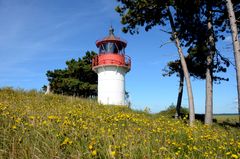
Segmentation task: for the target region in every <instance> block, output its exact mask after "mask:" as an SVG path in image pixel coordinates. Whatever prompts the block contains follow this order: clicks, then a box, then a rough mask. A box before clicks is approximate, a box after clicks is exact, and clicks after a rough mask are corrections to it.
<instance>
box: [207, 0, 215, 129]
mask: <svg viewBox="0 0 240 159" xmlns="http://www.w3.org/2000/svg"><path fill="white" fill-rule="evenodd" d="M211 10H212V7H211V3H208V9H207V12H208V14H207V18H208V22H207V27H208V34H209V35H208V36H209V37H208V46H209V51H208V55H207V70H206V101H205V102H206V103H205V124H207V125H212V122H213V57H214V54H215V50H216V49H215V42H214V34H213V27H212V11H211Z"/></svg>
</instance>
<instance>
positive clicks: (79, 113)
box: [0, 89, 240, 159]
mask: <svg viewBox="0 0 240 159" xmlns="http://www.w3.org/2000/svg"><path fill="white" fill-rule="evenodd" d="M213 134H214V135H213ZM239 137H240V133H239V129H234V128H228V129H227V130H226V129H224V128H222V127H219V126H217V125H215V126H213V127H207V126H204V125H202V124H201V123H196V124H195V126H194V127H189V126H188V125H187V124H186V123H185V122H184V119H183V120H175V119H170V118H166V117H163V116H162V115H158V116H156V115H151V114H147V113H143V112H142V113H138V112H135V111H131V110H130V109H128V108H127V107H118V106H103V105H99V104H98V103H96V102H95V101H92V100H87V99H81V98H74V97H66V96H62V95H54V94H52V95H47V96H46V95H44V94H43V93H37V92H36V91H31V92H25V91H23V90H21V91H14V90H11V89H1V90H0V158H63V159H64V158H72V159H74V158H84V159H88V158H89V159H90V158H109V159H113V158H128V159H138V158H148V159H150V158H151V159H159V158H173V159H174V158H198V159H205V158H234V157H235V158H236V156H237V157H240V156H239V149H240V142H239Z"/></svg>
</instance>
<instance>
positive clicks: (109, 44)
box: [105, 42, 115, 53]
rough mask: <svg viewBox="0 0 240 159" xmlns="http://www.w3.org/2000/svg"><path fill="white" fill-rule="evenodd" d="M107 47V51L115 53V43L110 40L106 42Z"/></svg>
mask: <svg viewBox="0 0 240 159" xmlns="http://www.w3.org/2000/svg"><path fill="white" fill-rule="evenodd" d="M105 48H106V52H109V53H114V49H115V45H114V43H111V42H109V43H106V44H105Z"/></svg>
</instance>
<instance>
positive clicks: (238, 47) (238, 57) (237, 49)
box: [226, 0, 240, 123]
mask: <svg viewBox="0 0 240 159" xmlns="http://www.w3.org/2000/svg"><path fill="white" fill-rule="evenodd" d="M226 2H227V10H228V16H229V20H230V27H231V31H232V41H233V48H234V57H235V65H236V78H237V91H238V117H239V123H240V44H239V39H238V30H237V24H236V23H237V22H236V18H235V13H234V10H233V4H232V1H231V0H226Z"/></svg>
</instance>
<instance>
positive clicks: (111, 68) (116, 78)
mask: <svg viewBox="0 0 240 159" xmlns="http://www.w3.org/2000/svg"><path fill="white" fill-rule="evenodd" d="M96 46H97V48H98V49H99V53H98V55H97V56H95V57H94V58H93V60H92V69H93V70H94V71H95V72H96V73H97V74H98V102H99V103H101V104H104V105H127V103H126V101H125V94H126V91H125V75H126V73H127V72H129V71H130V69H131V58H130V57H129V56H127V55H125V48H126V46H127V42H126V41H124V40H122V39H120V38H119V37H116V36H115V35H114V29H113V28H112V27H110V29H109V35H108V36H107V37H105V38H103V39H102V40H98V41H96Z"/></svg>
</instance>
